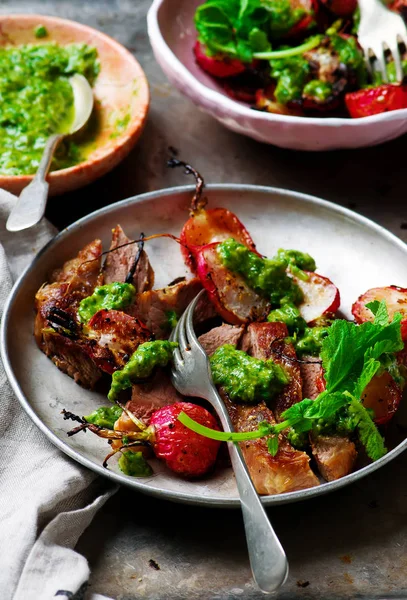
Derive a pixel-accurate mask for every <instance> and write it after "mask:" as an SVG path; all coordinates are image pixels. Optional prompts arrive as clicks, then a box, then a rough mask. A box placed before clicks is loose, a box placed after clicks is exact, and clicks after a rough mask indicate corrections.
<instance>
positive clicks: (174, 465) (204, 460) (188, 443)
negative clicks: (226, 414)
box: [63, 402, 220, 478]
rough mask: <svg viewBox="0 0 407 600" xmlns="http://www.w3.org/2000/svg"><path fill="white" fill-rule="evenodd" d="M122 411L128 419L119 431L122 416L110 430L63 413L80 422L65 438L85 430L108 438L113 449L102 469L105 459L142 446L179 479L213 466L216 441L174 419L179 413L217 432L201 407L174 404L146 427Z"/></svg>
mask: <svg viewBox="0 0 407 600" xmlns="http://www.w3.org/2000/svg"><path fill="white" fill-rule="evenodd" d="M123 408H124V411H125V412H126V414H127V416H128V417H129V419H127V420H126V427H125V428H124V430H123V431H120V430H118V429H117V425H118V423H119V422H120V420H121V419H122V417H120V418H119V419H118V420H117V421H116V423H115V428H114V430H113V429H108V428H106V427H103V426H100V425H97V424H95V423H93V422H92V423H91V422H87V421H86V420H85V419H81V418H80V417H78V416H77V415H74V414H73V413H70V412H67V411H63V414H64V419H71V420H73V421H78V422H79V423H81V425H80V426H79V427H76V428H75V429H73V430H71V431H69V432H68V435H69V436H72V435H74V434H76V433H78V432H79V431H82V430H86V429H89V430H90V431H92V432H93V433H95V434H96V435H98V436H99V437H102V438H105V439H108V440H109V441H110V443H111V444H112V447H113V448H114V450H113V452H111V453H110V454H108V456H107V457H106V458H105V461H104V463H103V464H104V466H105V467H106V466H107V461H108V460H109V458H110V457H111V456H113V455H114V454H116V453H117V452H125V453H127V451H129V450H133V451H134V450H136V452H137V451H140V449H142V448H143V446H144V447H145V446H148V447H150V448H152V450H153V452H154V454H155V456H156V457H157V458H159V459H160V460H163V461H164V462H165V464H166V465H167V467H168V468H169V469H171V471H174V473H177V475H181V476H183V477H188V478H194V477H200V476H201V475H204V474H205V473H207V472H208V471H209V470H210V469H212V467H213V466H214V464H215V461H216V457H217V454H218V450H219V446H220V442H219V441H217V440H212V439H209V438H207V437H203V436H201V435H200V434H198V433H195V432H194V431H192V430H191V429H188V428H187V427H185V425H183V424H182V423H181V421H179V420H178V416H179V414H180V413H181V412H184V413H185V414H187V415H188V416H189V417H190V418H191V419H193V420H194V421H196V422H197V423H200V424H201V425H205V426H206V427H209V428H210V429H216V430H219V426H218V423H217V421H216V419H215V417H214V416H213V415H211V413H210V412H208V411H207V410H206V409H205V408H203V407H202V406H198V405H196V404H192V403H190V402H176V403H175V404H171V405H169V406H163V407H162V408H159V409H158V410H156V411H155V412H154V413H153V414H152V416H151V419H150V424H149V426H148V427H147V426H146V425H145V423H144V422H143V421H140V420H139V419H138V418H137V417H136V416H135V415H132V414H131V413H130V411H129V410H128V409H126V408H125V407H123ZM130 421H131V423H130ZM120 442H121V444H120Z"/></svg>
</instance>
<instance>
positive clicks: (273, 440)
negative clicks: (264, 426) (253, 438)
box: [267, 435, 278, 456]
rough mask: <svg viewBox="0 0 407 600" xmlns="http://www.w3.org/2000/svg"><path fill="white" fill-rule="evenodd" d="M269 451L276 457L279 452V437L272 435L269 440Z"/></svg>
mask: <svg viewBox="0 0 407 600" xmlns="http://www.w3.org/2000/svg"><path fill="white" fill-rule="evenodd" d="M267 449H268V451H269V452H270V454H271V456H275V455H276V454H277V452H278V436H277V435H271V436H270V437H269V439H268V440H267Z"/></svg>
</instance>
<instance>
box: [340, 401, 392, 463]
mask: <svg viewBox="0 0 407 600" xmlns="http://www.w3.org/2000/svg"><path fill="white" fill-rule="evenodd" d="M345 394H346V395H347V396H348V397H349V398H350V403H349V412H350V414H351V415H352V417H353V419H354V423H355V425H356V427H357V429H358V434H359V439H360V441H361V442H362V444H363V445H364V447H365V448H366V454H367V455H368V456H369V457H370V458H371V459H372V460H378V459H379V458H381V457H382V456H384V455H385V454H386V452H387V449H386V447H385V445H384V441H383V438H382V436H381V435H380V433H379V432H378V430H377V427H376V425H375V424H374V423H373V421H372V417H371V416H370V415H369V412H368V411H367V410H366V409H365V408H364V406H363V404H361V403H360V402H359V400H357V399H356V398H355V397H353V396H351V395H350V394H348V393H347V392H345Z"/></svg>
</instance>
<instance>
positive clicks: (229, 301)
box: [194, 243, 271, 325]
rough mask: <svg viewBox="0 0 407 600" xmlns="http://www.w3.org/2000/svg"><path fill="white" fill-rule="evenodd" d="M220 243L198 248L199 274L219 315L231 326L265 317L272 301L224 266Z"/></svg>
mask: <svg viewBox="0 0 407 600" xmlns="http://www.w3.org/2000/svg"><path fill="white" fill-rule="evenodd" d="M218 245H219V244H218V243H215V244H208V245H207V246H202V247H200V248H197V249H196V250H195V251H194V257H195V262H196V268H197V275H198V277H199V279H200V280H201V282H202V285H203V287H204V288H205V289H206V291H207V292H208V296H209V299H210V300H211V302H212V303H213V304H214V306H215V308H216V311H217V312H218V314H219V315H220V316H221V317H222V318H223V319H224V320H225V321H226V322H227V323H230V324H231V325H240V324H242V323H248V322H249V321H259V320H264V319H265V318H266V316H267V315H268V313H269V312H270V308H271V307H270V303H269V302H268V301H267V300H266V299H265V298H263V297H261V296H259V295H258V294H257V293H256V292H255V291H254V290H252V289H251V288H250V287H249V286H248V285H247V284H246V282H245V281H244V279H243V278H242V277H241V276H240V275H236V274H234V273H231V272H230V271H229V270H228V269H226V267H224V266H223V264H222V262H221V260H220V258H219V255H218V252H217V247H218Z"/></svg>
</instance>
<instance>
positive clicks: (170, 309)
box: [127, 278, 214, 339]
mask: <svg viewBox="0 0 407 600" xmlns="http://www.w3.org/2000/svg"><path fill="white" fill-rule="evenodd" d="M201 289H202V285H201V282H200V281H199V279H197V278H194V279H189V280H187V281H180V282H178V283H175V284H174V285H169V286H167V287H165V288H162V289H159V290H150V291H148V292H143V293H142V294H137V295H136V299H135V301H134V304H133V305H132V306H130V307H129V308H128V309H127V312H128V313H129V314H132V315H134V316H135V317H138V318H139V319H141V321H143V323H145V324H146V326H147V327H148V329H149V330H150V331H151V332H152V333H153V334H154V335H155V337H156V338H157V339H166V338H168V336H169V334H170V333H171V325H170V321H169V319H170V317H171V315H175V316H176V317H180V316H181V315H182V313H183V312H184V310H185V309H186V308H187V306H188V304H189V303H190V302H191V301H192V300H193V299H194V298H195V296H196V295H197V294H198V292H200V291H201ZM213 315H214V313H213V307H212V305H211V304H210V303H209V302H208V301H206V302H205V301H199V302H198V305H197V307H196V309H195V320H197V321H200V322H202V321H204V320H206V319H208V318H210V317H212V316H213Z"/></svg>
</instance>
